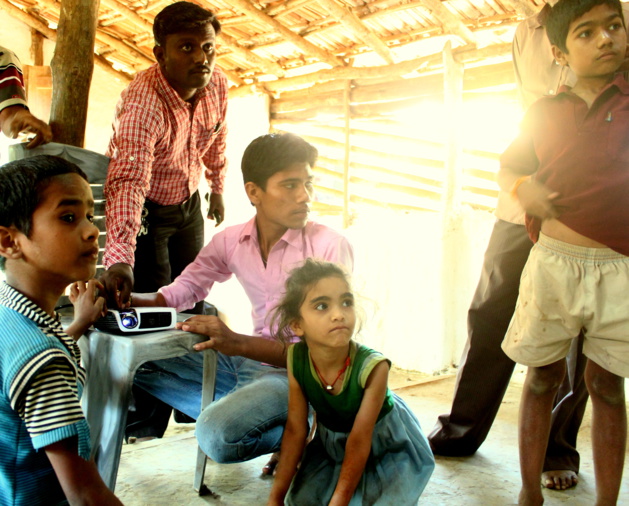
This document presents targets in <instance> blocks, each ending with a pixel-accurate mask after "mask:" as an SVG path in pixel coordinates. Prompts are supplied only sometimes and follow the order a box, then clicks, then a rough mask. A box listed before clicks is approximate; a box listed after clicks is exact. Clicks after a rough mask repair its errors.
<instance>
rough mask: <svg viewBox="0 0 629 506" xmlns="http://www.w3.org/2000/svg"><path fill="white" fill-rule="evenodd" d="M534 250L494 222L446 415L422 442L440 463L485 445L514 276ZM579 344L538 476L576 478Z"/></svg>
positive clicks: (499, 381)
mask: <svg viewBox="0 0 629 506" xmlns="http://www.w3.org/2000/svg"><path fill="white" fill-rule="evenodd" d="M532 246H533V244H532V243H531V241H530V239H529V237H528V234H527V232H526V229H525V227H524V226H522V225H514V224H512V223H508V222H506V221H502V220H497V222H496V224H495V225H494V229H493V231H492V234H491V237H490V239H489V245H488V246H487V251H486V252H485V260H484V263H483V270H482V273H481V278H480V281H479V283H478V287H477V288H476V293H475V294H474V298H473V300H472V304H471V306H470V309H469V312H468V340H467V343H466V345H465V349H464V351H463V356H462V358H461V364H460V366H459V371H458V375H457V381H456V386H455V392H454V400H453V402H452V409H451V411H450V414H446V415H441V416H440V417H439V418H438V421H437V424H436V426H435V428H434V429H433V431H432V432H431V433H430V435H429V436H428V439H429V440H430V443H431V445H432V447H433V449H434V451H435V453H436V454H438V455H449V456H463V455H471V454H473V453H474V452H475V451H476V450H477V449H478V448H479V447H480V445H481V444H482V443H483V441H485V438H486V437H487V434H488V433H489V429H490V428H491V425H492V424H493V422H494V419H495V417H496V414H497V412H498V409H499V408H500V404H501V402H502V398H503V397H504V394H505V391H506V389H507V386H508V385H509V380H510V379H511V374H512V373H513V369H514V367H515V363H514V362H513V361H512V360H511V359H509V358H508V357H507V356H506V355H505V354H504V352H503V351H502V348H501V347H500V345H501V343H502V340H503V338H504V335H505V334H506V332H507V328H508V327H509V322H510V321H511V317H512V316H513V312H514V310H515V304H516V301H517V298H518V288H519V284H520V276H521V274H522V270H523V269H524V264H525V263H526V260H527V258H528V255H529V251H530V250H531V248H532ZM582 348H583V336H579V338H578V339H575V340H574V342H573V345H572V347H571V349H570V353H569V355H568V357H567V373H566V377H565V379H564V382H563V384H562V385H561V387H560V389H559V392H558V393H557V398H556V399H555V407H554V409H553V413H552V425H551V431H550V438H549V442H548V450H547V452H546V461H545V463H544V471H549V470H558V469H569V470H572V471H575V472H578V470H579V453H578V452H577V450H576V441H577V433H578V430H579V426H580V425H581V420H582V419H583V413H584V411H585V406H586V404H587V399H588V393H587V388H586V386H585V381H584V379H583V372H584V369H585V364H586V362H587V359H586V358H585V357H584V356H583V354H582Z"/></svg>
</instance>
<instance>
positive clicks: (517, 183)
mask: <svg viewBox="0 0 629 506" xmlns="http://www.w3.org/2000/svg"><path fill="white" fill-rule="evenodd" d="M530 181H531V176H522V177H519V178H518V179H516V180H515V182H514V183H513V185H512V186H511V189H510V190H509V194H510V195H511V197H513V198H514V199H516V200H519V198H518V189H519V188H520V186H522V185H523V184H524V183H529V182H530Z"/></svg>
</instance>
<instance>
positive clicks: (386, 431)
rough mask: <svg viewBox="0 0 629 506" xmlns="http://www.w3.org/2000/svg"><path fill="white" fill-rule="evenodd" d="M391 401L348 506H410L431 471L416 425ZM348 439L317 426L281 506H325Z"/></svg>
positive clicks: (426, 446) (397, 401) (409, 414)
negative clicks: (390, 505)
mask: <svg viewBox="0 0 629 506" xmlns="http://www.w3.org/2000/svg"><path fill="white" fill-rule="evenodd" d="M393 397H394V399H395V404H394V407H393V409H392V410H391V412H390V413H388V414H387V415H386V416H385V417H383V418H382V419H381V420H379V421H378V422H377V423H376V426H375V427H374V432H373V437H372V442H371V453H370V455H369V458H368V459H367V464H366V465H365V470H364V472H363V475H362V477H361V479H360V482H359V483H358V486H357V487H356V491H355V492H354V496H353V497H352V500H351V501H350V503H349V504H350V506H368V505H386V504H392V505H396V506H411V505H415V504H417V501H418V500H419V496H420V495H421V493H422V492H423V490H424V488H425V487H426V484H427V483H428V479H429V478H430V475H431V474H432V472H433V470H434V468H435V459H434V457H433V455H432V451H431V450H430V446H429V444H428V440H427V439H426V436H424V433H423V432H422V429H421V427H420V425H419V421H418V420H417V418H416V417H415V415H414V414H413V413H412V412H411V410H410V409H409V408H408V406H407V405H406V404H405V403H404V401H403V400H402V399H400V398H399V397H398V396H397V395H395V394H393ZM348 437H349V433H345V432H333V431H331V430H329V429H327V428H326V427H324V426H322V425H321V424H319V425H318V426H317V433H316V434H315V437H314V439H313V440H312V441H311V442H310V443H309V444H308V445H307V446H306V450H305V452H304V456H303V458H302V461H301V465H300V467H299V470H298V471H297V474H296V475H295V478H294V479H293V482H292V484H291V486H290V489H289V491H288V494H287V496H286V501H285V503H286V504H288V505H294V506H320V505H327V504H328V502H329V501H330V499H331V498H332V494H333V493H334V489H335V488H336V484H337V482H338V478H339V475H340V473H341V466H342V465H343V458H344V457H345V444H346V443H347V438H348Z"/></svg>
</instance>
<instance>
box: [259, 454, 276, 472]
mask: <svg viewBox="0 0 629 506" xmlns="http://www.w3.org/2000/svg"><path fill="white" fill-rule="evenodd" d="M279 461H280V452H275V453H274V454H273V455H271V458H270V459H269V461H268V462H267V463H266V465H265V466H264V467H263V468H262V474H264V475H265V476H275V468H276V467H277V464H278V462H279Z"/></svg>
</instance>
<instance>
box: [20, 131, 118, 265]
mask: <svg viewBox="0 0 629 506" xmlns="http://www.w3.org/2000/svg"><path fill="white" fill-rule="evenodd" d="M36 155H54V156H59V157H61V158H64V159H65V160H68V161H70V162H73V163H75V164H76V165H78V166H79V167H80V168H81V169H82V170H83V172H85V174H86V175H87V179H88V181H89V183H90V186H91V187H92V193H93V194H94V202H95V208H94V223H95V224H96V226H97V227H98V229H99V230H100V236H99V238H98V246H99V248H100V253H99V255H98V270H97V272H96V276H98V275H99V274H100V273H101V272H102V270H103V264H102V259H103V252H104V251H105V233H106V229H105V195H104V192H103V189H104V186H105V178H106V177H107V167H108V166H109V158H108V157H106V156H105V155H101V154H100V153H95V152H94V151H90V150H88V149H83V148H77V147H76V146H68V145H66V144H59V143H56V142H50V143H48V144H42V145H41V146H37V147H36V148H33V149H26V143H23V144H12V145H11V146H9V161H13V160H21V159H23V158H30V157H32V156H36Z"/></svg>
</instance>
